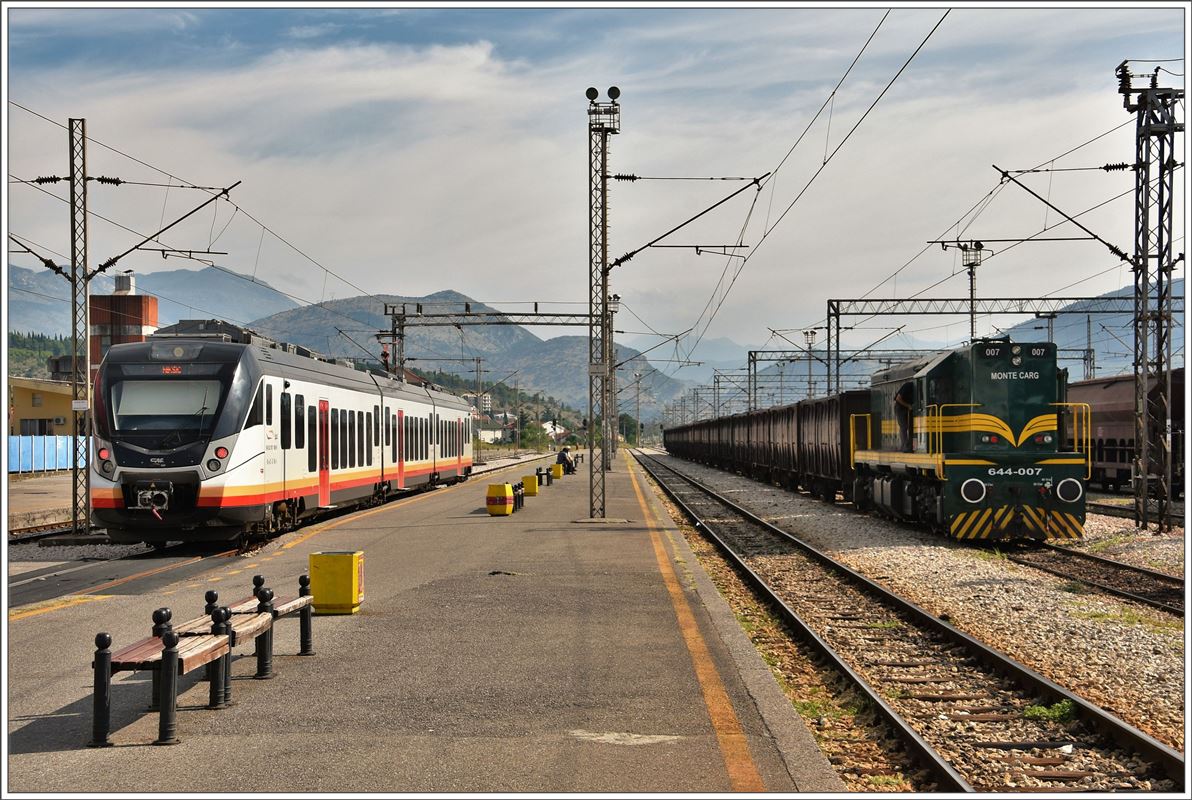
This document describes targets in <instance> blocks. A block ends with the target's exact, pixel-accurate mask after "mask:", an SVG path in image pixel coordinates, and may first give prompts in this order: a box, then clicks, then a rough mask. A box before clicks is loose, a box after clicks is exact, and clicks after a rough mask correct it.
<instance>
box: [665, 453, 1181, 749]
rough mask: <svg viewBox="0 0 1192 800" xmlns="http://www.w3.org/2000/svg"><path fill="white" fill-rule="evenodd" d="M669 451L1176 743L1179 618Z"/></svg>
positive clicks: (779, 520)
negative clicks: (700, 463)
mask: <svg viewBox="0 0 1192 800" xmlns="http://www.w3.org/2000/svg"><path fill="white" fill-rule="evenodd" d="M664 458H665V462H666V463H668V464H672V465H674V466H675V467H676V468H678V469H680V470H682V471H684V472H686V473H687V474H690V475H693V476H696V475H699V476H702V477H706V478H709V479H711V480H713V481H714V483H715V485H716V486H717V487H719V489H718V490H719V491H720V492H721V493H722V494H724V495H725V496H727V497H730V498H732V499H733V500H734V501H736V502H738V503H740V504H741V505H743V506H745V507H747V508H749V509H750V510H751V511H753V512H754V513H757V514H759V515H760V516H763V517H766V518H767V519H768V520H769V521H770V522H771V523H773V524H775V525H778V526H780V527H783V528H786V529H787V530H789V531H791V532H792V533H794V534H796V535H798V536H799V537H801V538H803V539H805V540H807V541H808V542H809V543H811V544H813V545H815V546H817V547H820V548H822V549H824V550H825V551H827V552H829V553H830V554H832V555H834V556H836V557H838V558H840V559H841V560H843V561H844V562H846V563H847V564H849V565H850V566H851V567H853V568H854V569H856V570H857V571H859V572H861V573H863V574H865V575H866V576H867V577H869V578H870V579H872V580H875V581H878V582H880V583H883V584H885V585H887V586H890V587H891V588H893V589H895V590H896V591H898V592H899V593H901V594H903V595H905V596H906V597H907V598H908V599H911V600H913V601H914V602H916V603H918V604H919V605H921V606H923V607H924V608H926V609H927V610H929V611H931V612H932V613H935V614H937V615H940V616H944V617H945V618H946V619H948V620H949V621H950V622H951V623H952V624H953V625H955V626H957V627H958V628H961V629H962V630H964V631H966V632H968V633H969V634H971V635H973V636H975V637H977V638H979V639H981V640H983V641H985V642H987V643H989V644H990V645H992V646H994V647H996V648H999V649H1001V650H1004V651H1005V652H1006V653H1007V654H1008V655H1010V656H1012V657H1013V658H1015V659H1018V660H1019V661H1021V662H1022V663H1024V664H1026V665H1028V666H1030V667H1032V668H1034V669H1036V670H1038V671H1039V672H1041V673H1042V674H1044V675H1046V676H1047V677H1049V678H1051V679H1052V680H1054V681H1056V682H1057V683H1059V684H1061V685H1063V686H1066V687H1068V688H1069V689H1071V690H1072V691H1074V692H1076V693H1077V694H1079V695H1081V696H1082V697H1085V698H1086V699H1088V700H1089V701H1091V702H1093V703H1095V704H1097V705H1099V706H1101V707H1103V708H1105V709H1106V710H1108V711H1110V712H1111V713H1114V714H1117V715H1118V716H1120V717H1121V718H1122V719H1125V720H1127V721H1128V722H1130V723H1131V724H1133V725H1135V726H1136V727H1138V728H1139V729H1141V730H1143V731H1145V732H1147V733H1149V734H1151V735H1152V736H1154V737H1155V738H1157V739H1159V740H1160V741H1162V742H1164V743H1165V744H1168V745H1170V746H1172V747H1175V748H1177V749H1180V750H1182V749H1183V746H1184V730H1183V726H1184V651H1183V635H1184V629H1183V623H1182V621H1180V620H1176V619H1173V618H1172V617H1171V616H1170V615H1167V614H1164V613H1163V612H1160V611H1156V610H1153V609H1150V608H1148V607H1146V606H1143V605H1140V604H1137V603H1132V602H1129V601H1118V600H1116V599H1113V598H1110V597H1105V596H1102V595H1096V594H1084V593H1081V592H1080V591H1079V589H1080V588H1081V587H1075V586H1072V585H1070V584H1068V583H1067V582H1065V581H1064V580H1062V579H1060V578H1057V577H1054V576H1051V575H1047V574H1046V573H1041V572H1039V571H1037V570H1032V569H1029V568H1025V567H1020V566H1017V565H1015V564H1012V563H1010V562H1009V561H1008V560H1006V559H1004V558H1000V557H999V556H998V555H997V554H995V553H990V552H986V551H981V550H977V549H974V548H973V547H971V546H961V545H958V544H956V543H953V542H950V541H948V540H945V539H941V538H938V537H935V536H932V535H929V534H927V533H920V532H917V531H914V530H913V529H910V528H907V527H904V526H901V525H897V524H894V523H890V522H886V521H884V520H881V519H877V518H875V517H862V516H859V515H857V514H856V513H855V512H853V511H852V510H851V507H849V506H841V507H833V506H830V505H827V504H825V503H822V502H820V501H818V500H814V499H812V498H810V497H808V496H806V495H799V494H794V493H791V492H787V491H783V490H780V489H777V488H774V487H767V486H765V485H763V484H760V483H758V482H756V481H753V480H748V479H745V478H742V477H740V476H734V475H729V474H727V473H724V472H721V471H719V470H713V469H710V468H708V467H703V466H700V465H697V464H692V463H689V462H685V461H680V460H678V459H673V458H669V457H664ZM1148 566H1149V565H1148Z"/></svg>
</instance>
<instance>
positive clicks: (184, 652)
mask: <svg viewBox="0 0 1192 800" xmlns="http://www.w3.org/2000/svg"><path fill="white" fill-rule="evenodd" d="M172 616H173V612H171V611H170V609H168V608H159V609H157V610H156V611H154V612H153V630H152V632H151V634H150V636H149V637H148V638H146V639H142V640H140V641H139V642H134V643H133V644H130V645H128V646H127V647H123V648H121V649H120V650H117V651H116V652H115V653H113V652H112V651H111V649H110V648H111V646H112V637H111V635H110V634H107V633H100V634H98V635H97V636H96V637H95V647H96V652H95V660H94V661H92V663H91V666H92V668H93V669H94V671H95V687H94V691H95V694H94V714H93V716H92V728H91V742H90V745H91V746H92V747H108V746H111V742H110V741H109V739H108V737H109V736H110V735H111V706H112V675H113V674H115V673H117V672H137V671H142V670H152V672H153V677H154V684H153V706H151V707H150V710H153V708H154V707H156V709H157V710H158V712H159V718H158V730H157V741H155V742H154V744H177V743H178V736H177V733H178V678H179V677H180V676H182V675H185V674H187V673H188V672H192V671H193V670H196V669H198V668H199V667H202V666H205V665H207V664H212V663H221V662H222V661H223V658H224V656H226V655H227V654H228V652H229V649H230V647H231V638H230V637H229V636H228V635H227V632H226V629H224V628H226V626H224V625H223V611H222V609H221V610H219V611H218V612H216V613H213V614H212V619H211V625H210V630H209V631H208V632H207V633H196V634H195V635H193V636H179V635H178V634H177V633H175V632H174V630H173V628H172V626H171V625H170V619H171V617H172ZM208 679H209V680H210V681H211V697H212V699H213V701H214V700H215V699H216V698H217V697H218V696H222V679H219V678H217V677H216V675H215V672H214V671H209V672H208ZM212 707H213V708H216V707H218V706H217V705H212Z"/></svg>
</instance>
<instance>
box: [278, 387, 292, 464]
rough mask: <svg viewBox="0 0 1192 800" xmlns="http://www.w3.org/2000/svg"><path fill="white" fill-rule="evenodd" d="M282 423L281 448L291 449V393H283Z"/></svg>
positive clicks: (280, 420)
mask: <svg viewBox="0 0 1192 800" xmlns="http://www.w3.org/2000/svg"><path fill="white" fill-rule="evenodd" d="M278 422H280V423H281V449H282V450H289V449H290V439H291V436H290V393H289V392H282V393H281V417H280V419H279V420H278Z"/></svg>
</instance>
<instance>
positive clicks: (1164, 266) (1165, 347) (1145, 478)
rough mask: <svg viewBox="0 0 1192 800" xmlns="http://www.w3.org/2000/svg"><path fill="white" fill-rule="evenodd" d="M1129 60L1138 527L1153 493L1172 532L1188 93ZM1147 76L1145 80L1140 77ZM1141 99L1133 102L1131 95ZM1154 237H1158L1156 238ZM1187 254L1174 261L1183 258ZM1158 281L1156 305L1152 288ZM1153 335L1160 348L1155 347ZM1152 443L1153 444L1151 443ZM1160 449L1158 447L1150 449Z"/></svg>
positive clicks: (1122, 79)
mask: <svg viewBox="0 0 1192 800" xmlns="http://www.w3.org/2000/svg"><path fill="white" fill-rule="evenodd" d="M1128 64H1129V62H1128V61H1123V62H1122V63H1121V64H1119V65H1118V67H1117V70H1116V73H1117V77H1118V92H1119V93H1120V94H1121V95H1122V105H1123V107H1124V108H1125V109H1126V111H1128V112H1130V113H1133V114H1136V115H1137V125H1136V128H1135V157H1134V257H1133V271H1134V441H1135V449H1134V453H1135V462H1134V470H1133V472H1134V513H1135V520H1136V522H1137V524H1138V526H1139V527H1141V528H1144V529H1145V528H1146V527H1147V524H1148V522H1149V519H1150V511H1151V503H1150V500H1149V498H1150V496H1151V494H1152V491H1153V494H1154V497H1155V501H1156V505H1155V512H1156V522H1157V523H1158V527H1159V530H1160V531H1165V530H1170V529H1171V522H1170V520H1169V518H1168V513H1169V512H1170V510H1171V509H1170V504H1171V332H1172V327H1173V326H1172V276H1173V268H1174V261H1173V259H1172V248H1171V245H1172V207H1173V200H1174V197H1175V195H1174V181H1173V176H1174V173H1175V169H1176V167H1177V164H1176V160H1177V158H1178V157H1179V156H1180V152H1181V151H1180V150H1179V149H1178V148H1177V146H1176V140H1175V134H1177V133H1182V132H1183V130H1184V123H1182V122H1179V121H1177V120H1176V118H1175V108H1176V106H1177V104H1182V102H1183V99H1184V90H1183V89H1172V88H1160V87H1159V85H1158V78H1159V69H1158V68H1156V69H1155V71H1154V72H1153V73H1152V74H1151V75H1150V80H1149V84H1148V86H1147V88H1142V89H1136V88H1134V87H1133V85H1132V82H1131V79H1132V78H1133V77H1134V76H1132V75H1131V73H1130V70H1129V67H1128V66H1127V65H1128ZM1139 77H1141V76H1139ZM1135 94H1137V95H1138V100H1137V102H1134V101H1133V100H1132V96H1133V95H1135ZM1152 235H1153V238H1152ZM1183 257H1184V256H1183V254H1182V253H1181V254H1180V256H1179V258H1178V259H1175V260H1176V261H1178V260H1182V259H1183ZM1152 282H1153V283H1154V287H1155V290H1154V298H1153V300H1154V307H1153V308H1152V306H1151V302H1152V293H1151V285H1152ZM1152 329H1153V336H1154V349H1153V351H1152V349H1151V345H1150V341H1151V334H1152ZM1152 437H1153V438H1152ZM1152 445H1154V447H1152Z"/></svg>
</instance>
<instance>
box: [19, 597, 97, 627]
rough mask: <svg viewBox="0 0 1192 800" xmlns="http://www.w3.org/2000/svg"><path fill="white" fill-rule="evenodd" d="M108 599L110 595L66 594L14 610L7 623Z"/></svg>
mask: <svg viewBox="0 0 1192 800" xmlns="http://www.w3.org/2000/svg"><path fill="white" fill-rule="evenodd" d="M109 597H111V595H108V594H68V595H66V596H65V597H56V598H54V599H53V600H47V601H45V602H44V603H33V604H31V605H27V606H21V607H20V608H14V609H12V610H11V611H9V612H8V621H9V622H16V621H17V620H18V619H28V618H29V617H36V616H38V615H39V614H48V613H50V612H51V611H57V610H58V609H60V608H70V607H71V606H77V605H80V604H81V603H90V602H91V601H92V600H107V599H108V598H109Z"/></svg>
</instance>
